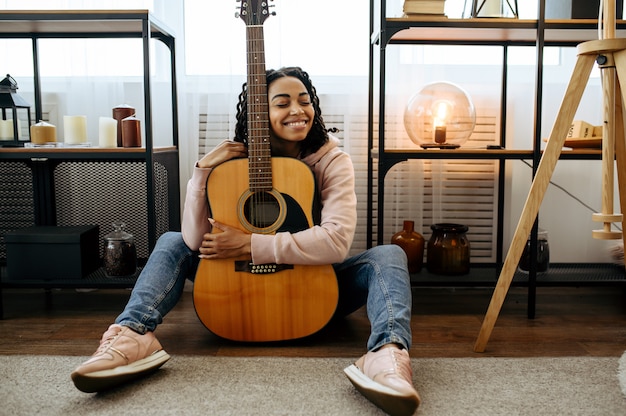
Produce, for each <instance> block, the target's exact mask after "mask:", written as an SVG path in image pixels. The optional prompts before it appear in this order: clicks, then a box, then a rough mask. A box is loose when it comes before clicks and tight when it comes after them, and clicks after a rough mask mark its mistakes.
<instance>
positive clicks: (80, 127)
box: [63, 116, 87, 144]
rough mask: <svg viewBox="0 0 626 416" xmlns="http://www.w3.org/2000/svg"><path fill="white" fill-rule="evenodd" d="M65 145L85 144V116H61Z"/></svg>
mask: <svg viewBox="0 0 626 416" xmlns="http://www.w3.org/2000/svg"><path fill="white" fill-rule="evenodd" d="M63 130H64V132H65V143H66V144H83V143H87V116H63Z"/></svg>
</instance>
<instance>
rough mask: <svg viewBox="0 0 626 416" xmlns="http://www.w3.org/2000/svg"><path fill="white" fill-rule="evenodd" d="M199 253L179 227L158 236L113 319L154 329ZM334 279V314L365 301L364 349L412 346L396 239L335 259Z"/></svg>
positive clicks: (403, 262)
mask: <svg viewBox="0 0 626 416" xmlns="http://www.w3.org/2000/svg"><path fill="white" fill-rule="evenodd" d="M198 262H199V259H198V253H197V252H195V251H192V250H190V249H189V247H187V245H186V244H185V242H184V241H183V238H182V235H181V233H179V232H167V233H165V234H163V235H162V236H161V237H160V238H159V240H158V241H157V244H156V246H155V247H154V250H153V251H152V254H151V255H150V257H149V259H148V262H147V263H146V266H145V267H144V268H143V270H142V271H141V274H140V275H139V278H138V279H137V283H136V284H135V287H134V289H133V291H132V293H131V295H130V299H129V301H128V304H127V305H126V308H125V309H124V311H123V312H122V313H121V314H120V315H119V316H118V317H117V319H116V320H115V323H117V324H120V325H124V326H128V327H130V328H132V329H133V330H135V331H137V332H139V333H140V334H144V333H146V331H154V330H155V329H156V327H157V325H159V324H160V323H161V322H163V317H164V316H165V315H166V314H167V313H168V312H169V311H171V310H172V308H174V306H175V305H176V303H177V302H178V300H179V299H180V297H181V295H182V293H183V288H184V286H185V279H190V280H193V279H194V278H195V273H196V269H197V267H198ZM334 269H335V273H336V275H337V280H338V283H339V302H338V305H337V311H336V313H335V315H340V316H345V315H348V314H350V313H352V312H354V311H356V310H357V309H359V308H360V307H361V306H363V305H367V316H368V318H369V320H370V323H371V327H372V332H371V334H370V337H369V340H368V341H367V349H368V350H369V351H372V350H376V349H378V348H380V347H381V346H383V345H385V344H389V343H392V342H393V343H398V344H400V345H402V346H403V347H404V348H406V349H409V348H410V347H411V299H412V298H411V285H410V281H409V273H408V271H407V259H406V255H405V253H404V251H403V250H402V249H401V248H400V247H398V246H396V245H382V246H377V247H373V248H371V249H369V250H367V251H364V252H363V253H361V254H358V255H356V256H353V257H350V258H348V259H347V260H345V261H344V262H342V263H338V264H335V265H334Z"/></svg>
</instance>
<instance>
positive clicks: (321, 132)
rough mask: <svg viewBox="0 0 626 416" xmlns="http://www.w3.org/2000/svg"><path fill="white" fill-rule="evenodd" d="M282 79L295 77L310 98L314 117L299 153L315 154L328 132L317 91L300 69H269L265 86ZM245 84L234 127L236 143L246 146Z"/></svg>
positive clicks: (246, 111) (240, 96)
mask: <svg viewBox="0 0 626 416" xmlns="http://www.w3.org/2000/svg"><path fill="white" fill-rule="evenodd" d="M282 77H295V78H298V79H299V80H300V81H302V83H303V84H304V86H305V87H306V90H307V92H308V93H309V96H310V97H311V103H312V104H313V109H314V110H315V117H314V119H313V126H312V127H311V131H309V134H308V135H307V137H306V138H305V139H304V140H303V141H302V143H301V148H300V153H301V154H302V155H307V154H311V153H315V152H316V151H317V150H319V148H320V147H322V146H323V145H324V144H325V143H326V142H327V141H328V131H327V130H326V126H325V125H324V119H323V118H322V110H321V109H320V100H319V97H318V96H317V91H316V90H315V87H314V86H313V83H312V82H311V78H310V77H309V74H308V73H306V72H305V71H303V70H302V68H300V67H297V66H293V67H283V68H280V69H269V70H267V71H266V78H267V81H266V82H267V86H268V87H269V86H270V85H271V84H272V82H274V81H275V80H277V79H278V78H282ZM247 91H248V88H247V83H244V84H243V85H242V91H241V93H240V94H239V102H238V103H237V116H236V117H237V124H236V126H235V138H234V140H235V141H237V142H242V143H245V144H246V145H247V144H248V109H247V98H248V94H247Z"/></svg>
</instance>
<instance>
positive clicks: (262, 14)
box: [238, 0, 276, 26]
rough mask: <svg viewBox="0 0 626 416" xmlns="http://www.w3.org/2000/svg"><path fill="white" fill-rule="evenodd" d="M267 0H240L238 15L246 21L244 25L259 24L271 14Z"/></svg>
mask: <svg viewBox="0 0 626 416" xmlns="http://www.w3.org/2000/svg"><path fill="white" fill-rule="evenodd" d="M268 1H269V0H241V7H240V9H239V13H238V15H239V17H241V20H243V21H244V22H245V23H246V26H261V25H263V22H265V20H266V19H267V18H268V17H269V16H270V14H271V15H274V14H276V13H273V12H272V13H270V11H269V8H270V7H273V6H269V5H268Z"/></svg>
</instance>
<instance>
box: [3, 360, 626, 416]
mask: <svg viewBox="0 0 626 416" xmlns="http://www.w3.org/2000/svg"><path fill="white" fill-rule="evenodd" d="M81 361H82V358H81V357H64V356H0V414H1V415H16V416H21V415H79V414H80V415H115V416H120V415H150V416H153V415H200V414H202V415H381V414H382V412H381V411H379V410H378V409H377V408H375V407H374V406H372V405H371V404H370V403H369V402H368V401H367V400H365V399H363V397H361V396H360V395H359V394H358V393H357V392H355V390H354V388H353V387H352V385H351V384H350V383H349V382H348V380H347V378H346V377H345V375H344V374H343V371H342V370H343V368H344V367H345V366H347V365H349V364H350V363H351V362H350V360H348V359H345V358H329V359H321V358H275V357H274V358H272V357H254V358H227V357H199V356H193V357H191V356H175V357H173V358H172V359H171V360H170V361H169V362H168V363H166V364H165V365H164V366H163V367H162V368H161V369H160V370H159V371H158V372H157V373H155V374H153V375H152V376H150V377H149V378H147V379H143V380H141V381H138V382H135V383H133V384H130V385H127V386H125V387H123V388H119V389H116V390H113V391H110V392H107V393H100V394H85V393H81V392H79V391H78V390H76V389H75V388H74V386H73V385H72V383H71V381H70V378H69V373H70V372H71V370H72V369H73V368H74V367H75V366H76V365H78V364H79V363H80V362H81ZM412 364H413V370H414V378H415V384H416V387H417V388H418V390H419V392H420V394H421V395H422V399H423V405H422V406H421V407H420V409H419V410H418V412H417V414H418V415H437V416H442V415H443V416H448V415H463V416H467V415H481V416H486V415H533V416H535V415H585V416H590V415H602V416H611V415H616V416H617V415H620V416H621V415H624V414H626V398H625V397H624V396H623V395H622V392H621V390H620V385H619V381H618V377H617V374H618V365H619V358H617V357H614V358H593V357H589V358H533V359H517V358H487V357H483V358H450V359H446V358H437V359H415V358H414V359H412Z"/></svg>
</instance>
